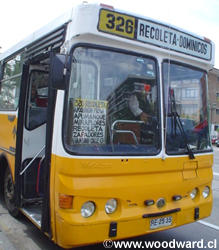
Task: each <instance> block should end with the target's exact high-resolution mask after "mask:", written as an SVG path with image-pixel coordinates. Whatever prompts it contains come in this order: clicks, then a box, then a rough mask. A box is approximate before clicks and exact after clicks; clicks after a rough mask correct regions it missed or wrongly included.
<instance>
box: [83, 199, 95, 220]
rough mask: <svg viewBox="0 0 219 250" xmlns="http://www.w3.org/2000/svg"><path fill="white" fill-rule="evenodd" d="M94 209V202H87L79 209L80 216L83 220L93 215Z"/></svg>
mask: <svg viewBox="0 0 219 250" xmlns="http://www.w3.org/2000/svg"><path fill="white" fill-rule="evenodd" d="M95 209H96V206H95V204H94V202H92V201H87V202H85V203H84V204H83V205H82V207H81V215H82V216H83V217H84V218H88V217H90V216H91V215H92V214H93V213H94V211H95Z"/></svg>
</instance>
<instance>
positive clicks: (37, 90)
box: [19, 62, 49, 225]
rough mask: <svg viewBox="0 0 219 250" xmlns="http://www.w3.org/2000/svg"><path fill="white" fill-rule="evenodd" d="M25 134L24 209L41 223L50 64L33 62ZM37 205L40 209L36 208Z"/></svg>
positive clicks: (29, 74)
mask: <svg viewBox="0 0 219 250" xmlns="http://www.w3.org/2000/svg"><path fill="white" fill-rule="evenodd" d="M26 84H27V87H26V96H25V105H24V114H20V115H21V116H22V115H23V116H24V117H23V135H22V138H21V142H22V143H21V145H22V150H21V168H20V169H19V179H20V184H21V189H20V194H21V195H20V197H21V202H20V204H22V209H23V210H24V212H27V213H28V214H33V219H34V220H35V222H36V223H37V224H39V225H40V223H41V210H42V209H41V207H42V202H43V196H44V170H45V164H44V163H45V148H46V128H47V115H48V112H47V110H48V89H49V87H48V86H49V65H47V64H46V63H45V62H38V63H34V64H33V65H32V64H30V65H29V70H28V77H27V79H26ZM36 208H37V209H36Z"/></svg>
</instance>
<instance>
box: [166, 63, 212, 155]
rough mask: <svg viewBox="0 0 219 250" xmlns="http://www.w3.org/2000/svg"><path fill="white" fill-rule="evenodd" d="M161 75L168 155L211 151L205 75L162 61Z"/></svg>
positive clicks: (186, 67) (192, 69)
mask: <svg viewBox="0 0 219 250" xmlns="http://www.w3.org/2000/svg"><path fill="white" fill-rule="evenodd" d="M163 75H164V90H165V110H166V119H165V124H166V125H165V126H166V151H167V153H169V154H174V153H180V152H182V153H186V151H187V149H188V147H189V148H190V149H191V150H192V151H193V152H197V151H203V150H205V151H206V150H210V149H211V146H210V139H209V127H208V112H207V84H206V77H207V75H206V73H205V72H204V71H202V70H199V69H194V68H191V67H189V66H184V65H180V64H176V63H169V62H165V63H164V64H163ZM177 117H178V118H179V119H180V121H177V119H178V118H177ZM180 124H181V125H182V129H180V128H179V127H180Z"/></svg>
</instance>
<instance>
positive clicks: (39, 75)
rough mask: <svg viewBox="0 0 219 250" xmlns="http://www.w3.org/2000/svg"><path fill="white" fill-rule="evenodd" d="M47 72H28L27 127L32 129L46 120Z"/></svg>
mask: <svg viewBox="0 0 219 250" xmlns="http://www.w3.org/2000/svg"><path fill="white" fill-rule="evenodd" d="M48 76H49V75H48V73H47V72H45V71H39V70H33V71H32V72H31V73H30V82H29V86H30V87H29V96H28V105H27V108H28V110H27V128H28V129H31V130H32V129H34V128H37V127H39V126H40V125H42V124H44V123H45V122H46V118H47V106H48Z"/></svg>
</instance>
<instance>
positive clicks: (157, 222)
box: [150, 216, 173, 229]
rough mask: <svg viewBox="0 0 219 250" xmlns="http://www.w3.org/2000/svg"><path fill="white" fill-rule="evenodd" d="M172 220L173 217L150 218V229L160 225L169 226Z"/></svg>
mask: <svg viewBox="0 0 219 250" xmlns="http://www.w3.org/2000/svg"><path fill="white" fill-rule="evenodd" d="M172 222H173V217H172V216H168V217H160V218H157V219H152V220H150V229H156V228H160V227H168V226H171V225H172Z"/></svg>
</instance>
